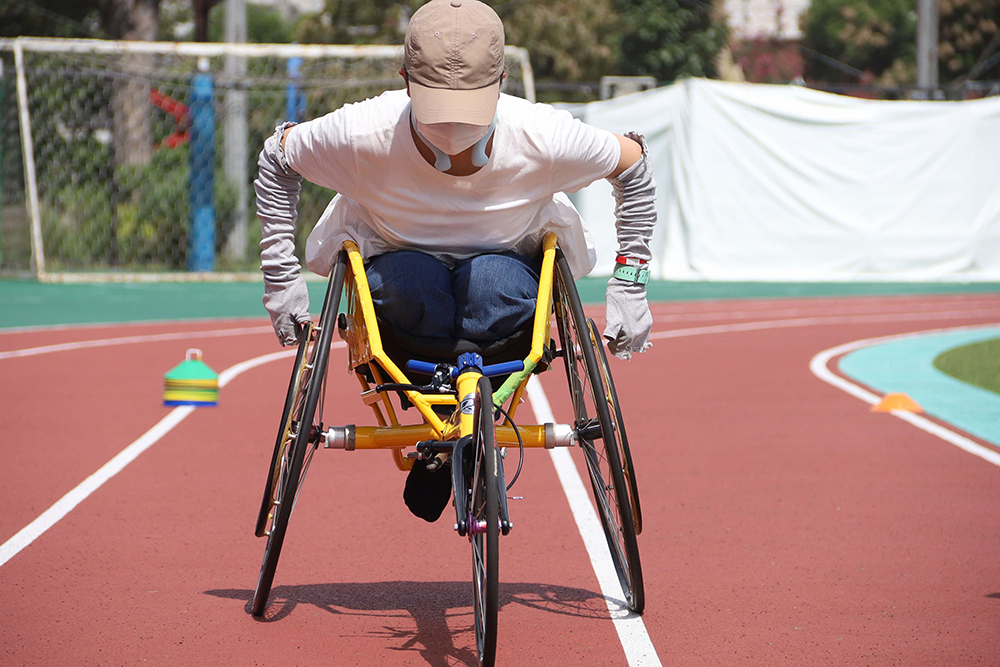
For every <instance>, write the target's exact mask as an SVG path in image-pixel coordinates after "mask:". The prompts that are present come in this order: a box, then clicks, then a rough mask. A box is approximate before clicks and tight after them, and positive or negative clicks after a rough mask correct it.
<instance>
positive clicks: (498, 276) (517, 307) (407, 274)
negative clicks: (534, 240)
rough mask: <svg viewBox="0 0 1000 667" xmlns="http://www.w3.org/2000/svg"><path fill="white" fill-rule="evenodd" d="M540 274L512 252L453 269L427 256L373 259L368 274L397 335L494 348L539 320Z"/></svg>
mask: <svg viewBox="0 0 1000 667" xmlns="http://www.w3.org/2000/svg"><path fill="white" fill-rule="evenodd" d="M538 270H539V267H538V266H537V263H536V262H534V261H532V260H530V259H528V258H526V257H521V256H520V255H517V254H515V253H512V252H507V253H502V254H495V255H478V256H476V257H472V258H470V259H465V260H461V261H459V262H458V264H457V265H456V266H455V268H453V269H449V268H448V267H446V266H445V265H444V264H442V263H441V262H440V261H438V260H437V259H435V258H434V257H431V256H430V255H427V254H424V253H422V252H417V251H413V250H398V251H396V252H390V253H386V254H384V255H379V256H377V257H374V258H372V259H371V260H370V262H369V264H368V267H367V269H366V273H367V275H368V286H369V288H370V289H371V294H372V301H373V302H374V303H375V312H376V313H378V314H379V317H381V318H382V319H383V320H384V321H385V322H386V323H387V324H388V325H389V326H391V327H392V328H393V329H395V330H396V331H399V332H401V333H404V334H409V335H411V336H425V337H428V338H447V339H450V340H456V339H459V338H464V339H466V340H470V341H474V342H477V343H489V342H493V341H496V340H500V339H501V338H505V337H507V336H510V335H511V334H513V333H515V332H516V331H518V330H520V329H521V328H522V327H523V326H525V325H526V324H527V323H528V322H529V321H530V320H531V318H532V317H533V316H534V313H535V300H536V299H537V298H538Z"/></svg>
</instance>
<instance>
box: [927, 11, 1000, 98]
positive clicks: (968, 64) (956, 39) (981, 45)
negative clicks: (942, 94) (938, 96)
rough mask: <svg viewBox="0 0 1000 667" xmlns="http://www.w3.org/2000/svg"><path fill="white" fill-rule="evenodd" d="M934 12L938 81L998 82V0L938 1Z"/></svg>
mask: <svg viewBox="0 0 1000 667" xmlns="http://www.w3.org/2000/svg"><path fill="white" fill-rule="evenodd" d="M938 11H939V16H938V25H939V27H940V36H939V41H938V58H939V59H940V76H941V80H942V81H953V80H955V79H960V78H964V77H967V76H969V75H970V74H972V78H974V79H1000V57H996V54H997V53H998V52H1000V0H939V2H938ZM977 64H978V65H979V69H978V71H977V72H972V69H973V68H974V67H976V65H977Z"/></svg>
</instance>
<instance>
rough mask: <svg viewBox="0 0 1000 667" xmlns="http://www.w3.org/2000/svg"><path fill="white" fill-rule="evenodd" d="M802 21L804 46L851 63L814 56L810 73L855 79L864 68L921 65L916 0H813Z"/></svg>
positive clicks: (884, 70) (895, 72)
mask: <svg viewBox="0 0 1000 667" xmlns="http://www.w3.org/2000/svg"><path fill="white" fill-rule="evenodd" d="M801 21H802V45H803V46H805V47H807V48H808V49H810V50H811V51H813V52H815V53H818V54H822V55H823V56H826V57H827V58H829V59H832V60H833V61H837V62H839V63H842V64H843V65H847V66H848V67H843V66H841V67H837V64H836V62H831V61H830V60H825V59H823V60H821V59H817V58H815V57H814V58H811V59H810V60H809V61H808V62H807V64H806V77H807V78H809V79H813V80H821V81H830V82H846V83H854V82H856V81H857V80H858V78H859V77H861V76H863V75H864V73H867V76H868V77H869V78H872V77H874V78H878V77H882V76H883V75H885V74H890V75H892V76H895V77H899V76H909V74H906V72H908V70H907V69H905V67H904V65H905V63H909V64H910V65H909V67H910V68H913V67H915V65H913V63H915V62H916V60H915V57H916V56H915V54H916V46H915V44H914V40H915V39H916V25H917V22H916V13H915V11H914V2H913V0H813V1H812V3H811V4H810V5H809V9H807V10H806V12H805V13H804V14H803V15H802V19H801ZM897 61H899V64H896V65H895V66H894V63H897ZM851 69H853V70H854V72H853V73H852V72H851Z"/></svg>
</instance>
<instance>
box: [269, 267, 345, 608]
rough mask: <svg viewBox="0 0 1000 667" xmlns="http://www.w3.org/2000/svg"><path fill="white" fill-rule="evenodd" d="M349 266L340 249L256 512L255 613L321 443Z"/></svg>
mask: <svg viewBox="0 0 1000 667" xmlns="http://www.w3.org/2000/svg"><path fill="white" fill-rule="evenodd" d="M346 268H347V265H346V261H345V260H344V258H343V254H341V256H340V258H339V259H338V262H337V264H336V265H335V266H334V270H333V273H332V276H331V278H330V283H329V286H328V288H327V292H326V299H325V301H324V303H323V311H322V313H321V315H320V323H319V326H318V327H317V326H313V325H312V324H309V325H308V326H306V328H305V330H304V331H303V332H302V337H301V340H300V342H299V350H298V353H297V354H296V358H295V366H294V368H293V370H292V379H291V382H290V383H289V387H288V395H287V397H286V399H285V407H284V410H283V412H282V417H281V423H280V425H279V427H278V438H277V441H276V443H275V448H274V455H273V456H272V458H271V467H270V469H269V470H268V476H267V480H266V482H265V486H264V499H263V501H262V503H261V509H260V513H259V514H258V516H257V526H256V529H255V534H256V535H257V536H258V537H264V536H267V546H266V547H265V548H264V560H263V562H262V563H261V567H260V576H259V578H258V580H257V588H256V589H255V591H254V595H253V601H252V603H251V608H250V610H251V613H252V614H253V615H254V616H262V615H263V614H264V610H265V609H266V608H267V600H268V596H269V595H270V593H271V585H272V583H273V582H274V572H275V570H276V569H277V567H278V557H279V556H280V555H281V547H282V544H283V543H284V540H285V531H286V529H287V527H288V520H289V519H290V518H291V516H292V510H293V509H294V508H295V502H296V501H297V500H298V494H299V492H300V491H301V490H302V482H303V480H304V479H305V476H306V473H307V472H308V471H309V464H310V462H311V461H312V455H313V454H314V453H315V451H316V448H317V446H318V444H319V435H320V433H321V432H322V419H323V393H324V389H325V381H326V369H327V361H328V359H329V355H330V340H331V337H332V335H333V330H334V328H335V327H336V322H337V310H338V309H339V307H340V295H341V291H342V290H343V285H344V274H345V272H346Z"/></svg>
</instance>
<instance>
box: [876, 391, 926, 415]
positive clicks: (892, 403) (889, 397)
mask: <svg viewBox="0 0 1000 667" xmlns="http://www.w3.org/2000/svg"><path fill="white" fill-rule="evenodd" d="M893 410H905V411H906V412H923V411H924V409H923V408H922V407H920V405H919V404H918V403H917V402H916V401H914V400H913V399H912V398H910V397H909V396H907V395H906V394H902V393H898V394H886V395H885V396H884V397H883V398H882V400H881V401H879V403H878V405H876V406H874V407H873V408H872V412H892V411H893Z"/></svg>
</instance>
